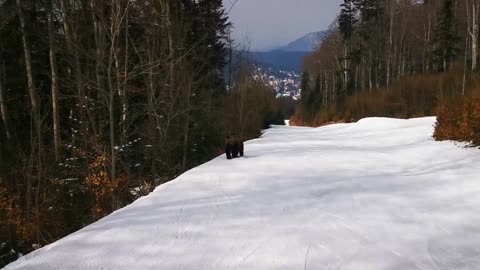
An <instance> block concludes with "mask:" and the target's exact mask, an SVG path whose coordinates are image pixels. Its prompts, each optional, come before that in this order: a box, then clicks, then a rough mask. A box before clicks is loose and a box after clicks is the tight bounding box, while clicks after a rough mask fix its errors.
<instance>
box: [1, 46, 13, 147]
mask: <svg viewBox="0 0 480 270" xmlns="http://www.w3.org/2000/svg"><path fill="white" fill-rule="evenodd" d="M6 78H7V76H6V75H5V61H4V60H3V55H2V52H1V51H0V114H1V115H2V122H3V126H4V128H5V135H6V137H7V140H10V139H12V134H11V133H10V126H9V123H8V111H7V101H6V99H5V97H6V93H5V92H6V91H5V90H6Z"/></svg>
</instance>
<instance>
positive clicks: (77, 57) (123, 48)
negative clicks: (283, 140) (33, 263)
mask: <svg viewBox="0 0 480 270" xmlns="http://www.w3.org/2000/svg"><path fill="white" fill-rule="evenodd" d="M231 27H232V25H231V23H230V22H229V20H228V14H226V11H225V9H224V7H223V5H222V1H221V0H201V1H198V0H181V1H178V0H145V1H134V0H109V1H103V0H88V1H83V0H35V1H34V0H2V1H0V266H1V265H2V264H5V263H7V262H9V261H11V260H13V259H15V258H16V257H17V256H18V254H19V253H26V252H29V251H31V250H32V249H35V248H38V247H40V246H42V245H45V244H48V243H51V242H53V241H55V240H57V239H58V238H60V237H63V236H64V235H66V234H68V233H71V232H73V231H75V230H78V229H80V228H82V227H83V226H85V225H87V224H89V223H91V222H93V221H95V220H97V219H99V218H101V217H103V216H105V215H107V214H108V213H111V212H112V211H114V210H116V209H118V208H120V207H123V206H125V205H127V204H128V203H130V202H132V201H133V200H135V199H136V198H138V197H140V196H142V195H145V194H147V193H148V192H150V191H152V190H153V188H154V187H155V186H156V185H159V184H161V183H164V182H166V181H169V180H171V179H173V178H175V177H176V176H178V175H179V174H181V173H182V172H184V171H186V170H188V169H190V168H192V167H194V166H197V165H198V164H201V163H203V162H205V161H207V160H208V159H211V158H212V157H215V156H216V155H218V154H220V153H221V151H222V149H223V143H224V137H225V133H227V132H237V135H239V136H242V137H244V138H251V137H254V136H256V135H258V134H259V131H260V129H261V128H263V127H264V125H267V126H268V121H269V120H268V118H269V117H270V115H271V114H272V113H273V114H275V113H276V112H278V109H277V104H276V101H275V98H274V94H273V93H272V92H271V91H270V90H268V89H265V87H263V86H262V85H260V84H258V83H255V82H254V81H252V79H249V78H251V76H250V75H251V74H250V73H249V71H248V68H247V71H245V68H243V67H244V66H245V65H240V64H235V66H238V67H237V68H236V67H233V68H232V66H233V64H232V63H229V68H228V69H225V66H226V64H227V62H229V60H231V59H232V53H231V51H232V49H231V44H232V41H231V40H230V39H229V32H230V30H231ZM242 70H243V71H242ZM226 72H230V74H228V75H226V74H225V73H226ZM226 77H228V78H229V79H228V82H229V83H228V84H229V85H228V87H227V85H226V83H225V81H227V80H226V79H225V78H226ZM259 95H260V96H261V97H262V98H260V99H259V98H255V97H254V96H259ZM252 96H253V98H252Z"/></svg>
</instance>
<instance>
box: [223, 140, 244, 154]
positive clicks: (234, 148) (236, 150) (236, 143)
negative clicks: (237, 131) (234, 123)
mask: <svg viewBox="0 0 480 270" xmlns="http://www.w3.org/2000/svg"><path fill="white" fill-rule="evenodd" d="M225 155H227V159H232V158H238V157H239V156H240V157H243V141H242V140H240V139H239V138H238V137H235V136H227V139H226V142H225Z"/></svg>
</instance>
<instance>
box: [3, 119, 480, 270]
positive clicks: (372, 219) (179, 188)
mask: <svg viewBox="0 0 480 270" xmlns="http://www.w3.org/2000/svg"><path fill="white" fill-rule="evenodd" d="M434 122H435V118H432V117H430V118H418V119H410V120H397V119H386V118H367V119H363V120H361V121H359V122H358V123H353V124H336V125H330V126H325V127H321V128H299V127H274V128H272V129H269V130H267V131H265V132H264V135H263V136H262V137H261V138H259V139H256V140H253V141H249V142H247V143H246V155H247V156H246V157H245V158H243V159H235V160H232V161H227V160H226V159H225V158H224V157H223V156H221V157H218V158H216V159H214V160H213V161H211V162H209V163H206V164H204V165H202V166H200V167H197V168H195V169H193V170H191V171H189V172H187V173H185V174H183V175H182V176H180V177H179V178H177V179H176V180H174V181H172V182H170V183H167V184H165V185H163V186H160V187H158V188H157V189H156V190H155V191H154V192H153V193H152V194H150V195H149V196H147V197H144V198H141V199H139V200H137V201H136V202H134V203H133V204H132V205H130V206H128V207H125V208H124V209H121V210H119V211H116V212H115V213H113V214H111V215H109V216H107V217H105V218H104V219H102V220H100V221H98V222H96V223H94V224H92V225H90V226H88V227H86V228H84V229H82V230H80V231H78V232H76V233H73V234H71V235H69V236H67V237H65V238H63V239H61V240H59V241H57V242H56V243H53V244H51V245H49V246H46V247H44V248H42V249H40V250H37V251H36V252H33V253H31V254H29V255H27V256H24V257H22V258H21V259H19V260H18V261H16V262H14V263H12V264H10V265H9V266H7V267H6V268H5V269H6V270H14V269H23V270H28V269H32V270H51V269H61V270H65V269H74V270H75V269H78V270H90V269H92V270H93V269H95V270H96V269H104V270H123V269H125V270H127V269H128V270H131V269H141V270H144V269H145V270H150V269H152V270H153V269H155V270H159V269H160V270H219V269H225V270H247V269H248V270H252V269H265V270H273V269H275V270H277V269H278V270H283V269H299V270H301V269H304V270H307V269H316V270H318V269H325V270H359V269H367V270H370V269H371V270H376V269H384V270H405V269H409V270H417V269H418V270H431V269H433V270H447V269H456V270H466V269H471V270H474V269H480V215H478V213H479V210H480V196H479V194H480V150H477V149H465V148H461V147H459V146H457V145H455V144H454V143H453V142H435V141H434V140H433V139H432V132H433V125H434Z"/></svg>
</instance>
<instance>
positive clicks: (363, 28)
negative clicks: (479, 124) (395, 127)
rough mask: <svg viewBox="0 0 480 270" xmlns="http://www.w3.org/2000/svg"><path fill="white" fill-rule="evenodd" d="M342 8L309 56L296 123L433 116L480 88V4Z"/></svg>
mask: <svg viewBox="0 0 480 270" xmlns="http://www.w3.org/2000/svg"><path fill="white" fill-rule="evenodd" d="M340 8H341V11H340V14H339V16H338V17H337V19H336V21H335V22H334V23H332V25H331V27H330V29H329V33H328V35H327V37H326V38H325V40H323V42H322V44H321V45H320V47H319V48H318V49H317V50H316V51H315V52H314V53H312V54H311V55H309V56H308V57H306V59H305V63H304V68H305V74H304V77H303V82H302V100H301V102H300V106H299V109H298V110H297V113H296V115H295V116H294V119H293V120H294V121H293V122H297V123H299V124H307V125H308V124H310V125H319V124H322V123H327V122H330V121H353V120H357V119H359V118H362V117H367V116H392V117H413V116H424V115H433V114H438V113H439V112H438V110H439V107H440V103H441V104H447V105H448V104H453V103H452V102H450V99H453V98H467V97H468V98H469V99H471V96H472V95H476V93H477V92H478V91H477V90H478V89H477V87H476V81H477V79H478V78H477V72H478V69H479V45H478V42H479V19H480V18H479V14H480V13H479V12H480V1H478V0H464V1H456V0H423V1H421V0H344V1H343V3H342V4H341V6H340ZM448 107H449V106H447V107H445V106H443V108H448Z"/></svg>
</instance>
